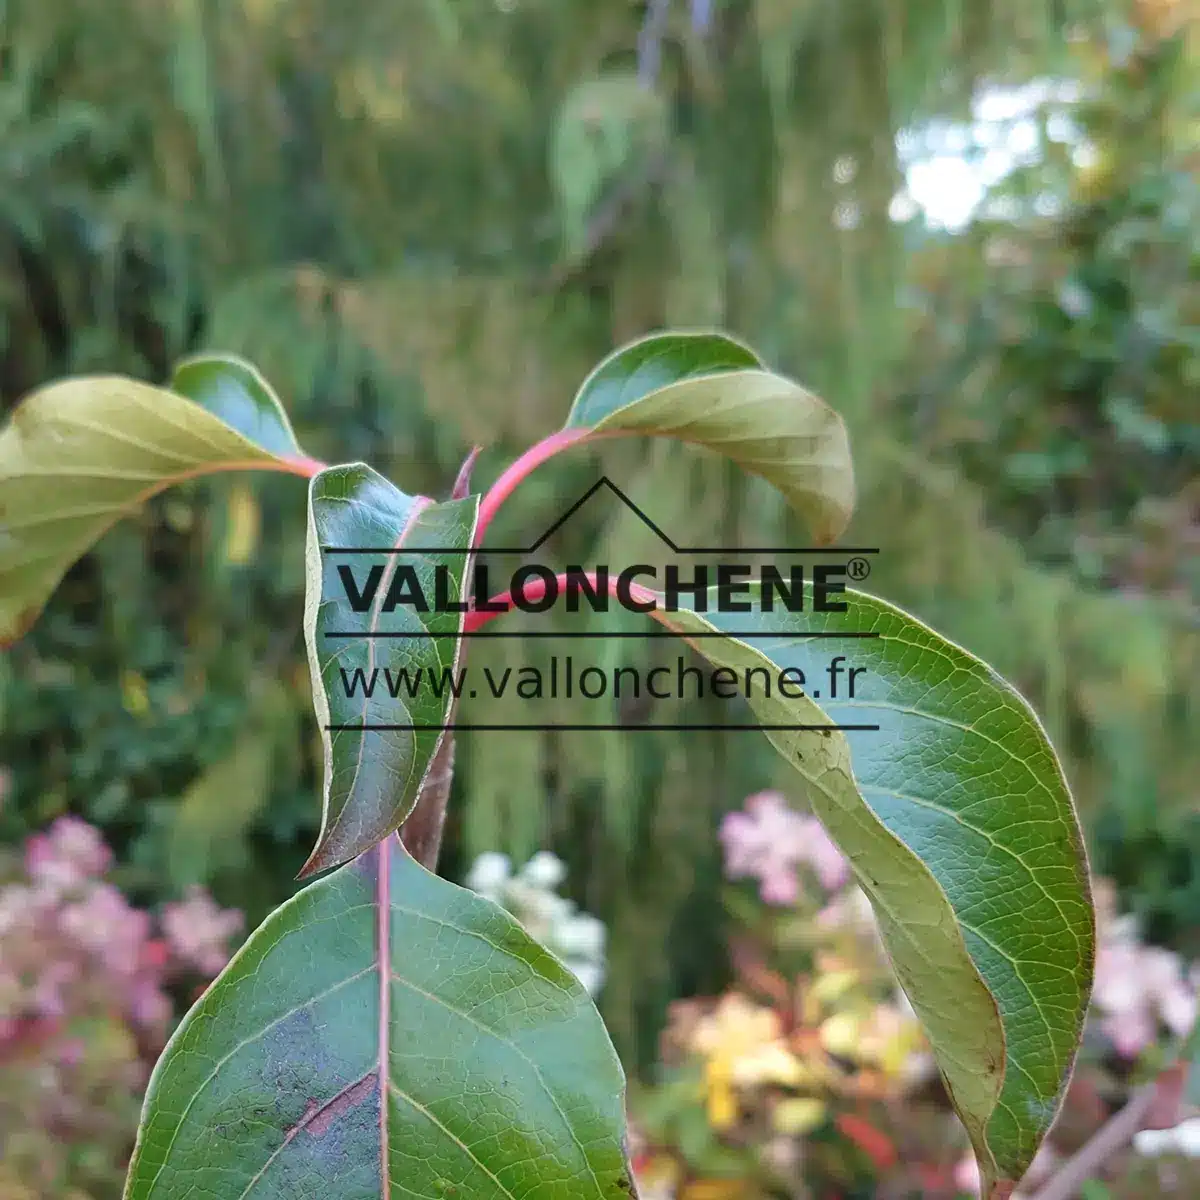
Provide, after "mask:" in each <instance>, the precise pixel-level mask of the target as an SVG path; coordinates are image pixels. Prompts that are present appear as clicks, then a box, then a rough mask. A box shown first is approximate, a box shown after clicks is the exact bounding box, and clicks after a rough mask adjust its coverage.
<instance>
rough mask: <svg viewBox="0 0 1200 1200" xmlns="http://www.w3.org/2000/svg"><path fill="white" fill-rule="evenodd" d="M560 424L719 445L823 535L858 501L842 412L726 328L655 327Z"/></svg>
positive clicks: (598, 373) (599, 370) (607, 366)
mask: <svg viewBox="0 0 1200 1200" xmlns="http://www.w3.org/2000/svg"><path fill="white" fill-rule="evenodd" d="M564 428H566V429H582V430H588V431H590V432H591V433H592V434H594V435H595V436H604V435H608V434H619V433H642V434H650V435H658V436H662V437H674V438H679V439H680V440H682V441H685V442H694V443H696V444H698V445H701V446H705V447H707V448H708V449H710V450H715V451H717V452H719V453H721V454H724V455H726V456H727V457H728V458H731V459H732V460H733V461H734V462H736V463H738V464H739V465H740V466H741V467H743V468H744V469H745V470H747V471H750V472H752V473H753V474H755V475H760V476H762V477H763V478H764V479H766V480H768V481H769V482H771V483H773V484H774V485H775V486H776V487H777V488H779V490H780V491H781V492H782V493H783V494H784V496H785V497H786V498H787V500H788V502H789V503H790V504H791V505H792V506H793V507H794V508H796V509H797V510H798V511H799V512H801V513H802V514H803V515H804V516H805V517H806V518H807V519H808V521H809V522H810V524H811V526H812V528H813V532H814V534H815V536H816V537H817V539H818V540H819V541H822V542H825V541H831V540H833V539H834V538H836V537H837V536H838V535H839V534H840V533H841V532H842V530H843V529H845V527H846V524H847V523H848V522H849V520H850V514H851V512H852V511H853V508H854V469H853V466H852V463H851V459H850V443H849V439H848V438H847V436H846V427H845V425H844V424H843V422H842V419H841V417H840V416H838V414H837V413H836V412H834V410H833V409H832V408H830V407H829V405H827V404H826V403H825V402H824V401H823V400H820V399H818V397H816V396H814V395H813V394H812V393H811V392H808V391H806V390H805V389H804V388H802V387H801V386H800V385H799V384H798V383H794V382H793V381H792V380H790V379H787V378H785V377H784V376H782V375H776V374H775V373H774V372H773V371H770V370H768V369H767V368H766V367H765V366H764V365H763V363H762V362H761V361H760V360H759V359H758V357H757V356H756V355H755V353H754V352H753V351H752V350H750V349H749V348H748V347H747V346H744V345H742V343H741V342H737V341H735V340H734V339H733V338H730V337H728V336H726V335H724V334H717V333H669V334H655V335H652V336H651V337H647V338H643V339H641V340H640V341H636V342H632V343H630V344H629V345H627V346H623V347H622V348H621V349H619V350H617V351H616V352H615V353H613V354H610V355H609V356H608V358H606V359H604V361H603V362H601V363H600V365H599V366H598V367H596V369H595V370H594V371H593V372H592V373H591V375H589V376H588V377H587V379H586V380H584V382H583V386H582V387H581V388H580V389H579V392H578V394H577V395H576V397H575V402H574V404H572V406H571V412H570V414H569V416H568V417H567V423H566V425H565V426H564Z"/></svg>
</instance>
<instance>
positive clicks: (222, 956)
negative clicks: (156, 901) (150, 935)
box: [162, 887, 243, 976]
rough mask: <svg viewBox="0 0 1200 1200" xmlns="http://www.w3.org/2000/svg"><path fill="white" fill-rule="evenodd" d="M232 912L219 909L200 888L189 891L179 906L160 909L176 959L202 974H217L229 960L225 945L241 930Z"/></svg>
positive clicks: (169, 905) (239, 917)
mask: <svg viewBox="0 0 1200 1200" xmlns="http://www.w3.org/2000/svg"><path fill="white" fill-rule="evenodd" d="M242 921H243V917H242V914H241V913H240V912H237V911H236V910H234V909H220V908H218V907H217V906H216V904H215V903H214V902H213V899H212V897H211V896H209V895H208V894H207V892H205V891H204V890H203V889H202V888H198V887H192V888H189V889H188V892H187V897H186V899H184V900H183V901H182V902H181V903H179V904H168V905H167V906H166V908H165V909H164V910H163V916H162V927H163V933H165V934H166V937H167V941H168V942H169V943H170V945H171V949H172V950H173V951H174V952H175V954H176V955H177V956H178V958H179V959H180V960H181V961H182V962H184V963H185V964H187V965H188V966H190V967H194V968H195V969H196V970H197V971H199V972H201V974H204V975H210V976H211V975H216V974H217V973H218V972H220V971H221V969H222V968H223V967H224V966H225V964H226V963H227V962H228V961H229V950H228V947H227V945H226V943H227V942H228V941H229V939H230V938H231V937H233V935H234V934H236V933H237V932H238V931H239V930H240V929H241V928H242Z"/></svg>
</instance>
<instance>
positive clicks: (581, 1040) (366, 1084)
mask: <svg viewBox="0 0 1200 1200" xmlns="http://www.w3.org/2000/svg"><path fill="white" fill-rule="evenodd" d="M624 1088H625V1080H624V1075H623V1072H622V1070H621V1066H620V1063H619V1062H618V1060H617V1057H616V1054H615V1053H614V1051H613V1049H612V1044H611V1042H610V1041H609V1038H608V1034H607V1032H606V1031H605V1029H604V1025H603V1022H602V1021H601V1020H600V1016H599V1014H598V1013H597V1012H596V1009H595V1007H594V1006H593V1004H592V1002H591V1000H590V999H589V997H588V995H587V992H586V991H585V990H584V989H583V987H582V985H581V984H580V983H579V981H578V980H577V979H575V977H574V976H573V975H572V974H571V973H570V972H569V971H568V970H567V969H566V968H565V967H564V966H563V965H562V964H561V963H559V962H558V960H557V959H555V958H553V957H552V956H551V955H550V954H549V953H548V952H547V951H546V950H545V949H543V948H542V947H541V946H540V945H538V944H537V943H536V942H534V941H533V940H532V939H531V938H530V937H529V936H528V935H527V934H526V933H525V932H524V931H523V930H522V929H521V927H520V926H519V925H518V924H517V923H516V921H515V920H514V919H513V918H512V917H511V916H509V915H508V914H507V913H506V912H505V911H504V910H503V909H501V908H500V907H499V906H498V905H496V904H493V903H492V902H491V901H489V900H485V899H483V898H482V897H479V896H477V895H475V894H474V893H473V892H469V891H467V890H465V889H463V888H460V887H457V886H456V885H454V884H452V883H449V882H447V881H446V880H444V879H439V878H437V877H436V876H434V875H432V874H430V873H429V872H428V871H426V870H425V869H424V868H423V867H421V866H420V865H418V864H417V863H416V862H415V861H414V860H413V859H412V858H411V857H410V856H409V855H408V853H407V852H406V851H405V850H404V849H403V847H402V846H401V845H400V844H399V839H398V838H395V837H389V838H388V839H386V841H385V842H383V843H382V844H381V845H380V846H379V847H378V848H376V849H375V850H373V851H371V852H370V853H369V854H366V855H363V856H362V857H361V858H359V859H357V860H356V861H355V862H353V863H351V864H349V865H348V866H344V867H342V868H340V869H339V870H337V871H335V872H333V873H332V874H330V875H328V876H326V877H325V878H323V879H320V880H318V881H317V882H315V883H312V884H310V885H309V886H308V887H306V888H304V889H303V890H302V891H300V892H299V893H298V894H297V895H296V896H294V897H293V898H292V899H291V900H289V901H287V902H286V903H285V904H284V905H283V906H282V907H280V908H279V909H277V910H276V911H275V912H274V913H272V915H271V916H270V917H268V918H267V920H266V921H265V922H264V923H263V925H262V926H261V927H260V928H259V929H258V930H257V931H256V932H255V933H254V934H253V935H252V936H251V937H250V938H249V940H248V941H247V942H246V944H245V945H244V946H243V947H242V948H241V950H239V951H238V953H237V955H235V957H234V959H233V961H232V962H231V963H230V964H229V966H228V967H226V969H225V970H224V971H223V972H222V974H221V975H220V976H219V977H218V979H217V980H216V982H215V983H214V984H213V986H212V987H211V988H210V989H209V990H208V991H207V992H206V993H205V995H204V996H203V997H202V998H201V999H200V1000H199V1002H198V1003H197V1004H196V1005H195V1007H194V1008H193V1009H192V1010H191V1012H189V1013H188V1015H187V1016H186V1017H185V1018H184V1020H183V1022H182V1024H181V1025H180V1027H179V1029H178V1030H177V1031H176V1033H175V1035H174V1036H173V1037H172V1039H171V1041H170V1043H169V1045H168V1046H167V1048H166V1050H165V1051H164V1052H163V1055H162V1057H161V1058H160V1060H159V1062H158V1064H157V1066H156V1067H155V1069H154V1074H153V1077H152V1078H151V1081H150V1086H149V1089H148V1091H147V1093H146V1100H145V1105H144V1108H143V1112H142V1122H141V1128H140V1129H139V1131H138V1140H137V1147H136V1149H135V1151H134V1155H133V1161H132V1163H131V1165H130V1169H129V1177H128V1182H127V1185H126V1191H125V1200H167V1198H168V1197H176V1196H183V1195H185V1194H194V1195H197V1196H200V1195H203V1196H206V1197H208V1198H209V1200H242V1198H243V1197H253V1198H261V1200H271V1198H278V1200H285V1198H288V1200H290V1198H292V1197H297V1196H317V1195H320V1196H325V1197H328V1200H382V1198H385V1197H391V1200H399V1198H400V1197H416V1196H422V1197H430V1198H434V1197H446V1198H447V1200H450V1198H453V1200H505V1198H506V1197H508V1198H510V1200H516V1198H517V1197H520V1200H629V1197H631V1196H635V1195H636V1192H635V1191H634V1185H633V1183H632V1179H631V1176H630V1173H629V1167H628V1165H627V1162H626V1158H625V1153H624V1150H623V1141H624V1106H623V1101H624Z"/></svg>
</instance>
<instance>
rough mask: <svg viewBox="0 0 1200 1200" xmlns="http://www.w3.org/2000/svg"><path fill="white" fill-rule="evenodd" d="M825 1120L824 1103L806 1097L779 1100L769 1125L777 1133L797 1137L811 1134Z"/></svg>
mask: <svg viewBox="0 0 1200 1200" xmlns="http://www.w3.org/2000/svg"><path fill="white" fill-rule="evenodd" d="M824 1120H825V1103H824V1101H822V1100H815V1099H813V1098H811V1097H808V1096H795V1097H793V1098H791V1099H789V1100H781V1101H780V1102H779V1103H778V1104H776V1105H775V1109H774V1111H773V1112H772V1113H771V1124H772V1125H773V1126H774V1127H775V1129H776V1131H777V1132H779V1133H786V1134H790V1135H791V1136H792V1137H799V1136H801V1135H802V1134H805V1133H812V1131H813V1130H814V1129H816V1128H817V1126H819V1125H820V1124H821V1123H822V1122H823V1121H824Z"/></svg>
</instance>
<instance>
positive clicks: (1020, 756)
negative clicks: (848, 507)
mask: <svg viewBox="0 0 1200 1200" xmlns="http://www.w3.org/2000/svg"><path fill="white" fill-rule="evenodd" d="M757 588H758V585H757V584H756V585H755V586H754V588H752V589H751V598H750V601H749V603H751V604H752V605H753V606H754V607H755V608H758V607H760V604H759V601H760V600H761V597H756V596H755V594H754V593H755V591H756V590H757ZM811 598H812V591H811V589H809V591H808V592H807V593H806V605H807V604H811ZM846 603H847V611H846V612H844V613H823V612H804V613H780V612H778V611H775V612H769V611H768V612H761V611H759V612H753V613H748V612H743V613H737V614H733V613H717V612H709V613H706V614H700V613H694V612H690V611H679V612H664V611H661V609H660V611H659V612H658V613H657V616H658V618H659V619H660V620H661V621H662V622H663V623H664V624H665V625H667V626H668V627H670V628H672V629H676V630H679V631H680V632H682V633H683V634H684V636H685V638H686V636H687V634H688V633H691V632H703V631H711V630H718V631H724V632H727V633H734V632H735V631H736V632H737V633H747V632H749V633H754V634H762V635H769V636H763V637H761V638H759V637H753V638H747V639H744V640H743V639H741V638H738V637H733V636H731V637H730V638H729V639H728V640H726V639H720V638H704V639H702V640H698V641H697V642H696V643H695V648H696V649H697V651H698V652H699V653H701V654H704V655H705V656H706V657H708V658H709V659H710V660H712V661H713V662H714V663H718V664H720V665H722V666H726V667H731V668H735V669H736V670H737V671H738V672H739V675H741V673H742V672H744V671H745V670H746V669H747V668H754V667H758V668H763V667H765V668H767V669H768V671H769V672H771V679H772V680H773V681H777V679H778V672H779V671H781V670H783V669H785V668H796V669H799V670H800V671H802V672H803V674H804V680H805V691H806V693H807V695H806V697H803V698H795V699H785V698H783V697H782V696H781V695H780V694H779V691H778V688H777V687H776V686H774V685H773V686H772V687H771V694H770V696H769V697H768V696H767V695H766V694H765V692H764V687H763V682H762V678H763V677H762V675H761V673H760V675H759V676H756V677H755V679H756V681H757V682H755V683H754V684H753V686H752V689H751V694H750V705H751V707H752V709H753V711H754V712H755V714H756V715H757V716H758V718H759V719H760V722H761V723H762V724H763V725H764V726H772V725H806V726H808V725H828V724H830V723H833V724H837V725H877V726H878V727H879V728H878V730H877V731H853V732H842V731H828V730H824V729H821V730H811V729H805V730H797V729H791V730H778V729H775V730H769V731H768V732H767V737H768V738H769V739H770V740H771V742H772V743H773V744H774V746H775V747H776V749H777V750H779V752H780V753H781V754H782V755H783V756H784V757H785V758H786V759H787V760H788V761H789V762H790V763H791V764H792V765H793V766H794V767H795V768H796V770H797V771H798V772H799V773H800V775H801V776H802V777H803V778H804V780H805V781H806V783H807V792H808V796H809V799H810V802H811V805H812V808H813V811H814V812H815V813H816V814H817V816H818V817H819V818H820V819H821V821H822V822H823V823H824V825H825V826H826V828H827V829H828V830H829V833H830V836H831V837H833V838H834V840H835V841H836V842H837V843H838V844H839V845H840V846H841V848H842V850H843V851H844V852H845V853H846V855H847V857H848V858H849V859H850V862H851V864H852V866H853V870H854V874H855V877H856V879H857V881H858V883H859V884H860V885H861V886H862V888H863V890H864V891H865V892H866V894H867V896H868V897H869V898H870V900H871V904H872V907H873V908H874V910H875V914H876V917H877V919H878V921H879V926H880V930H881V932H882V935H883V938H884V941H885V943H886V945H887V948H888V952H889V955H890V957H891V959H892V963H893V966H894V967H895V970H896V973H897V976H898V977H899V979H900V982H901V984H902V985H903V987H904V990H905V992H906V993H907V994H908V997H909V999H910V1000H911V1002H912V1005H913V1008H914V1009H915V1010H916V1012H917V1015H918V1016H919V1017H920V1019H921V1022H922V1024H923V1025H924V1026H925V1029H926V1032H927V1034H928V1035H929V1038H930V1041H931V1044H932V1046H933V1049H934V1052H935V1055H936V1057H937V1061H938V1065H939V1067H940V1069H941V1071H942V1074H943V1077H944V1079H945V1081H946V1083H947V1086H948V1090H949V1092H950V1095H951V1098H952V1100H953V1102H954V1105H955V1108H956V1109H957V1111H958V1113H959V1115H960V1117H961V1118H962V1121H963V1123H964V1124H965V1125H966V1127H967V1130H968V1133H969V1134H970V1136H971V1140H972V1143H973V1145H974V1147H975V1151H976V1154H977V1156H978V1158H979V1162H980V1168H981V1170H982V1172H983V1175H984V1177H985V1179H988V1180H992V1181H996V1180H999V1181H1005V1180H1007V1181H1016V1180H1018V1179H1020V1177H1021V1175H1022V1174H1023V1173H1024V1171H1025V1169H1026V1168H1027V1167H1028V1165H1029V1163H1030V1162H1031V1161H1032V1159H1033V1156H1034V1153H1035V1151H1036V1150H1037V1147H1038V1145H1039V1143H1040V1142H1041V1140H1042V1138H1043V1137H1044V1136H1045V1134H1046V1131H1047V1130H1048V1129H1049V1128H1050V1125H1051V1123H1052V1122H1053V1120H1054V1118H1055V1116H1056V1115H1057V1112H1058V1108H1059V1104H1060V1101H1061V1098H1062V1095H1063V1091H1064V1089H1065V1086H1066V1083H1067V1080H1068V1078H1069V1075H1070V1072H1071V1070H1072V1067H1073V1064H1074V1060H1075V1054H1076V1051H1077V1049H1078V1045H1079V1039H1080V1036H1081V1032H1082V1027H1083V1020H1084V1015H1085V1013H1086V1010H1087V1005H1088V998H1089V996H1090V992H1091V983H1092V971H1093V960H1094V953H1095V921H1094V912H1093V908H1092V901H1091V891H1090V884H1089V879H1088V868H1087V859H1086V854H1085V851H1084V843H1083V838H1082V835H1081V833H1080V828H1079V822H1078V819H1077V817H1076V814H1075V809H1074V805H1073V803H1072V801H1071V796H1070V793H1069V792H1068V789H1067V785H1066V782H1065V780H1064V778H1063V774H1062V770H1061V768H1060V766H1059V763H1058V760H1057V758H1056V757H1055V754H1054V751H1053V749H1052V748H1051V746H1050V743H1049V741H1048V740H1047V738H1046V735H1045V733H1044V732H1043V730H1042V727H1041V725H1040V723H1039V722H1038V720H1037V718H1036V716H1035V715H1034V713H1033V711H1032V710H1031V709H1030V707H1029V705H1028V704H1027V703H1026V702H1025V700H1024V699H1022V697H1021V696H1020V695H1018V693H1017V692H1016V691H1015V690H1013V688H1011V687H1010V686H1009V685H1008V684H1006V683H1005V682H1004V681H1003V680H1002V679H1001V678H1000V677H999V676H998V675H996V674H995V672H993V671H992V670H991V669H990V668H989V667H988V666H986V665H985V664H984V663H982V662H980V661H979V660H978V659H976V658H974V657H973V656H972V655H970V654H968V653H967V652H966V651H965V650H963V649H962V648H960V647H959V646H956V645H954V644H953V643H951V642H948V641H946V640H945V639H944V638H942V637H940V636H938V635H937V634H936V633H934V632H933V631H932V630H930V629H928V628H926V627H925V626H924V625H922V624H921V623H920V622H919V621H917V620H915V619H914V618H913V617H911V616H909V615H908V614H907V613H904V612H902V611H901V610H900V609H898V608H894V607H893V606H892V605H890V604H887V603H886V602H884V601H882V600H878V599H876V598H874V597H872V596H868V595H864V594H862V593H859V592H848V593H847V594H846ZM708 607H709V608H710V609H713V608H715V607H716V604H715V592H714V593H710V597H709V603H708ZM847 633H853V634H859V635H861V634H863V633H866V634H869V635H871V636H867V637H862V636H859V637H858V638H857V639H855V640H850V639H846V640H840V639H833V640H831V639H830V636H829V635H833V634H839V635H840V634H847ZM814 635H818V636H814ZM819 635H825V636H824V637H821V636H819ZM837 655H843V656H845V659H846V660H847V661H844V662H843V663H842V664H841V668H840V670H839V679H840V690H839V691H838V692H836V693H831V690H830V680H831V676H830V675H829V673H828V667H829V665H830V664H831V662H832V659H833V658H834V657H835V656H837ZM849 668H862V669H863V670H862V673H861V674H858V675H856V677H855V688H854V695H853V697H852V698H851V696H850V695H849V694H848V691H847V682H846V681H847V671H848V669H849ZM791 679H792V681H793V683H795V682H797V677H795V676H792V677H791ZM788 691H789V694H791V695H794V692H795V687H792V688H789V689H788ZM808 696H811V697H813V698H812V699H809V698H807V697H808ZM818 699H819V700H820V704H819V705H818V704H817V703H816V701H817V700H818ZM986 1194H987V1193H986V1192H985V1195H986Z"/></svg>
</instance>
